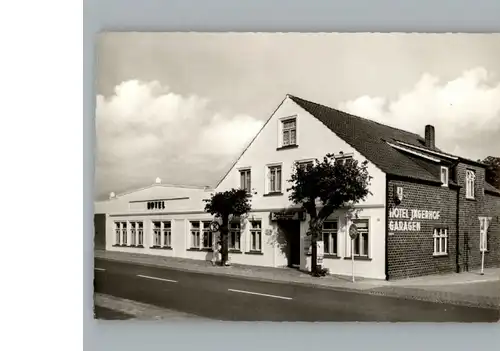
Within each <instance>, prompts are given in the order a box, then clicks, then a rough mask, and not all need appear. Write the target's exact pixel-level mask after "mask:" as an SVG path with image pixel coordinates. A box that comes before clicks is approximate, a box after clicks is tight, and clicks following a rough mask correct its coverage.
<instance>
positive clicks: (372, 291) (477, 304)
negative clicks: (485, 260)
mask: <svg viewBox="0 0 500 351" xmlns="http://www.w3.org/2000/svg"><path fill="white" fill-rule="evenodd" d="M94 258H96V259H101V260H105V261H113V262H124V263H132V264H137V265H141V266H146V267H154V268H168V269H172V270H176V271H181V272H190V273H198V274H206V275H212V276H220V275H225V276H229V277H233V278H240V279H245V280H252V281H259V282H265V283H286V284H289V285H294V286H307V287H313V288H321V289H328V290H334V291H341V292H351V293H355V294H363V295H373V296H384V297H391V298H397V299H402V300H417V301H423V302H432V303H446V304H450V305H455V306H462V307H474V308H486V309H494V310H497V311H499V312H500V303H498V302H497V303H495V302H490V301H484V298H481V297H479V300H483V301H468V300H465V299H460V298H456V299H453V298H450V297H446V296H443V295H450V293H442V292H435V293H433V294H434V295H435V296H425V294H427V295H428V294H429V293H428V292H427V291H426V290H423V289H418V288H411V289H412V290H413V291H418V292H422V294H424V296H417V295H414V294H411V293H406V294H405V293H398V292H394V291H381V290H377V289H384V288H387V286H379V287H373V288H367V289H364V290H363V289H355V288H348V287H341V286H331V285H323V284H317V283H309V282H297V281H290V280H286V279H271V278H262V277H250V276H246V275H241V274H238V273H234V272H226V271H220V272H207V271H204V270H202V269H192V268H186V267H182V268H181V267H173V266H166V265H162V264H155V263H142V262H136V261H134V260H125V259H120V258H110V257H99V256H94ZM318 279H321V278H318ZM396 288H397V289H398V288H399V289H408V288H405V287H396ZM487 300H490V299H487Z"/></svg>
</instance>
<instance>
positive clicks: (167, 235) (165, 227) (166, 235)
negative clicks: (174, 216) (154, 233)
mask: <svg viewBox="0 0 500 351" xmlns="http://www.w3.org/2000/svg"><path fill="white" fill-rule="evenodd" d="M161 230H162V233H163V247H168V248H170V247H172V224H171V222H170V221H165V222H162V229H161Z"/></svg>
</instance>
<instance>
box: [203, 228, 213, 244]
mask: <svg viewBox="0 0 500 351" xmlns="http://www.w3.org/2000/svg"><path fill="white" fill-rule="evenodd" d="M203 248H204V249H210V248H212V232H211V231H210V222H203Z"/></svg>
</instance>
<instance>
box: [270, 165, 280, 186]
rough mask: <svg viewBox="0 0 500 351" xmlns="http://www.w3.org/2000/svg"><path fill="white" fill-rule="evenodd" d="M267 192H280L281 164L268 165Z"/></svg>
mask: <svg viewBox="0 0 500 351" xmlns="http://www.w3.org/2000/svg"><path fill="white" fill-rule="evenodd" d="M268 169H269V191H268V192H269V193H280V192H281V165H276V166H269V167H268Z"/></svg>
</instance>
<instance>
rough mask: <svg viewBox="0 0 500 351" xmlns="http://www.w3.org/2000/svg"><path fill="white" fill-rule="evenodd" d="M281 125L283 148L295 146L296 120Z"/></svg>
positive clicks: (292, 119)
mask: <svg viewBox="0 0 500 351" xmlns="http://www.w3.org/2000/svg"><path fill="white" fill-rule="evenodd" d="M282 123H283V146H291V145H296V144H297V120H296V119H295V118H290V119H287V120H285V121H283V122H282Z"/></svg>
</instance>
